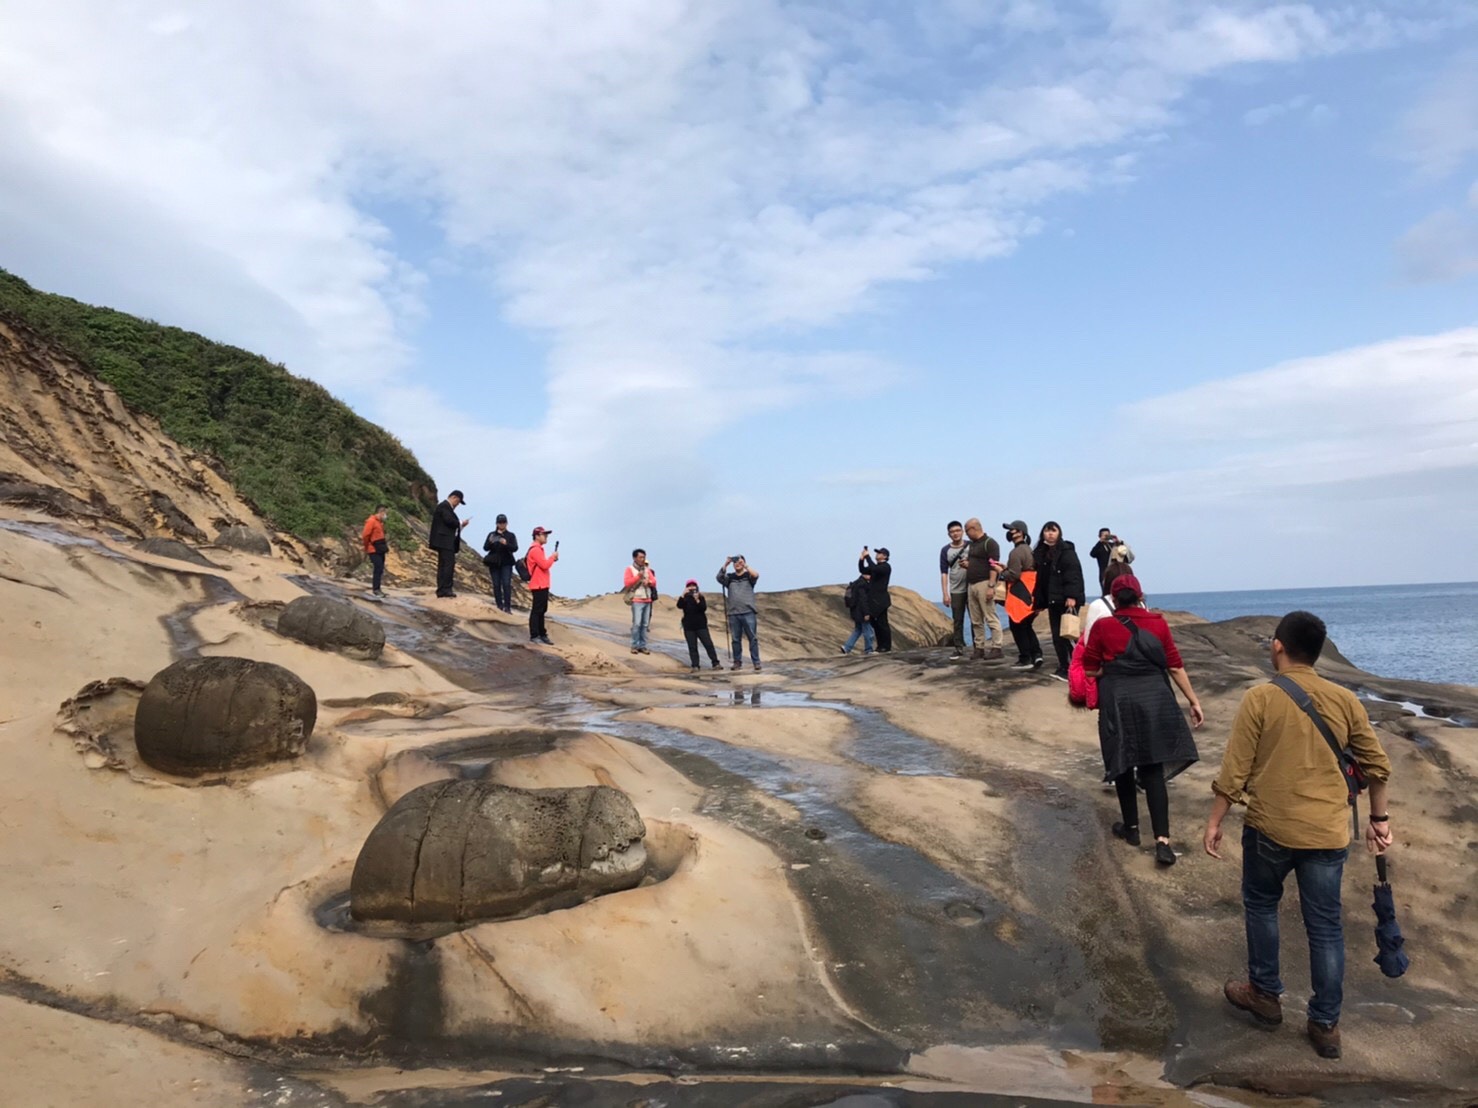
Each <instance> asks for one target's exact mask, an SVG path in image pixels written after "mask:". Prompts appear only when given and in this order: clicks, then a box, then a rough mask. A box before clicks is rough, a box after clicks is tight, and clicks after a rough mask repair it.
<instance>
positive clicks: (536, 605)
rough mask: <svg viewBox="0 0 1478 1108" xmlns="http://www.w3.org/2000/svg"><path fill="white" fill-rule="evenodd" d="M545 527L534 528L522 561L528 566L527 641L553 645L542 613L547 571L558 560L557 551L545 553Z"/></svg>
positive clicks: (545, 608)
mask: <svg viewBox="0 0 1478 1108" xmlns="http://www.w3.org/2000/svg"><path fill="white" fill-rule="evenodd" d="M549 535H550V531H549V528H547V527H535V528H534V542H533V545H532V546H530V547H529V552H528V553H527V554H525V555H524V561H525V563H526V564H527V565H528V567H529V599H530V600H531V602H532V603H531V605H530V608H529V642H537V643H543V644H544V645H545V646H553V645H554V643H552V642H550V641H549V632H548V631H547V630H546V629H545V627H544V613H545V612H547V611H549V571H550V569H552V568H553V566H554V563H555V562H557V561H559V551H558V550H556V551H555V552H554V553H553V554H550V553H547V552H546V551H545V549H544V544H545V543H546V542H548V541H549Z"/></svg>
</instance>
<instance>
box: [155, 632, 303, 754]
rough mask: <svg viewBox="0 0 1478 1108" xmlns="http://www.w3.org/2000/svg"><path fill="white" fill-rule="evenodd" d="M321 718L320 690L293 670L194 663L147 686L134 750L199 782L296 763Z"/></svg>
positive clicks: (179, 665)
mask: <svg viewBox="0 0 1478 1108" xmlns="http://www.w3.org/2000/svg"><path fill="white" fill-rule="evenodd" d="M317 718H318V700H317V698H316V697H315V696H314V695H313V690H312V689H311V688H309V687H308V686H307V685H306V684H305V683H304V682H303V681H302V679H301V678H299V677H298V676H297V675H296V674H294V673H292V672H291V671H290V670H286V669H283V668H282V667H281V666H277V665H273V664H272V663H271V662H254V661H252V660H251V659H250V658H186V659H185V660H184V661H180V662H176V663H175V664H174V665H172V666H168V667H167V668H165V669H162V670H160V671H159V672H158V673H156V674H155V675H154V678H153V680H151V681H150V682H149V684H148V685H147V686H146V687H145V688H144V695H143V696H142V697H141V698H140V699H139V709H138V714H137V715H136V716H135V717H134V728H133V730H134V744H135V746H137V748H138V752H139V757H140V758H142V759H143V760H144V761H145V762H147V763H148V764H149V765H151V766H153V767H154V768H155V769H160V770H163V771H164V772H166V773H177V774H180V775H182V776H185V777H197V776H199V775H200V774H203V773H214V772H218V771H220V770H228V769H243V768H246V767H249V766H260V765H266V764H267V763H269V762H276V761H280V760H282V759H284V758H296V757H297V756H298V755H299V754H301V753H302V752H303V751H304V750H305V749H306V748H307V746H308V739H309V737H310V736H312V734H313V724H314V722H315V721H316V720H317Z"/></svg>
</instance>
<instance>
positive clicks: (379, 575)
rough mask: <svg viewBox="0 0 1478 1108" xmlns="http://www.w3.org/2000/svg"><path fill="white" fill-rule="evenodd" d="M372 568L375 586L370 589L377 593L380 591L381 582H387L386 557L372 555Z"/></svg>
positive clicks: (370, 557)
mask: <svg viewBox="0 0 1478 1108" xmlns="http://www.w3.org/2000/svg"><path fill="white" fill-rule="evenodd" d="M369 560H370V568H371V569H373V570H374V584H372V585H371V586H370V587H371V588H372V589H374V590H375V592H379V591H380V582H381V581H383V580H385V555H383V554H371V555H370V556H369Z"/></svg>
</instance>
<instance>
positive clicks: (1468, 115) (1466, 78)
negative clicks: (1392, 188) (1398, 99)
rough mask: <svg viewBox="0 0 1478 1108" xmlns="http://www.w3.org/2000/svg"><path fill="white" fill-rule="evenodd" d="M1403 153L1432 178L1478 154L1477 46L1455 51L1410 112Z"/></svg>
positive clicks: (1402, 128) (1401, 146) (1402, 138)
mask: <svg viewBox="0 0 1478 1108" xmlns="http://www.w3.org/2000/svg"><path fill="white" fill-rule="evenodd" d="M1397 146H1398V151H1399V153H1400V154H1401V156H1402V157H1404V158H1405V159H1406V160H1407V161H1409V162H1411V163H1412V164H1413V165H1414V166H1416V168H1417V170H1418V172H1419V173H1421V174H1422V175H1423V176H1425V177H1429V178H1441V177H1446V176H1448V175H1449V174H1451V173H1454V172H1456V171H1457V170H1458V169H1460V168H1462V167H1463V166H1464V165H1466V164H1467V163H1468V162H1469V161H1470V160H1471V159H1472V158H1473V157H1474V156H1475V155H1478V50H1468V51H1464V52H1461V53H1459V54H1457V56H1456V57H1454V58H1453V59H1452V61H1451V62H1450V63H1449V64H1448V66H1447V67H1446V69H1445V70H1444V71H1443V72H1442V73H1440V74H1438V75H1437V77H1436V78H1435V79H1434V80H1433V81H1432V83H1431V85H1430V87H1429V88H1428V89H1427V91H1426V93H1425V94H1424V95H1423V96H1422V98H1421V99H1420V100H1419V101H1418V102H1417V104H1416V105H1415V106H1414V107H1413V108H1412V109H1411V110H1410V111H1409V112H1407V113H1406V115H1405V117H1404V118H1403V120H1402V122H1401V126H1400V131H1399V135H1398V138H1397Z"/></svg>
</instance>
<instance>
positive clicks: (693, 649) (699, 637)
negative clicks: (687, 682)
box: [683, 625, 718, 669]
mask: <svg viewBox="0 0 1478 1108" xmlns="http://www.w3.org/2000/svg"><path fill="white" fill-rule="evenodd" d="M683 638H685V639H687V640H688V660H689V661H690V662H691V663H692V665H693V668H694V669H697V668H698V644H699V643H700V642H701V643H702V644H703V649H704V650H706V651H708V661H709V662H710V664H712V665H715V666H716V665H718V651H717V650H715V649H714V648H713V636H712V635H710V634H709V633H708V627H707V625H705V626H703V627H684V628H683Z"/></svg>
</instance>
